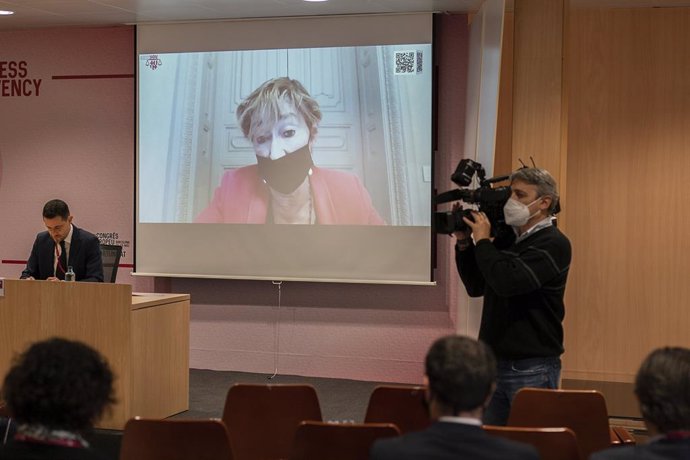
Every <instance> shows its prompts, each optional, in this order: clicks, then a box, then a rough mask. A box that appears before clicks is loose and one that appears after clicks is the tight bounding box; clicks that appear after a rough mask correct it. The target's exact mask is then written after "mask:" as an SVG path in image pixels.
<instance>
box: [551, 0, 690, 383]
mask: <svg viewBox="0 0 690 460" xmlns="http://www.w3.org/2000/svg"><path fill="white" fill-rule="evenodd" d="M570 31H571V35H570V46H569V63H568V65H569V73H568V78H569V100H570V106H569V114H568V119H569V126H568V130H569V138H568V139H569V140H568V160H567V171H568V185H567V194H568V203H567V205H568V229H567V234H568V236H569V237H570V239H571V241H572V243H573V263H572V267H571V272H570V280H569V284H568V288H567V293H566V310H567V313H566V321H565V327H566V338H565V340H566V354H565V356H564V377H566V378H581V379H593V380H608V381H621V382H626V381H632V379H633V378H634V374H635V372H636V370H637V368H638V366H639V364H640V362H641V360H642V359H643V358H644V356H646V354H647V353H649V352H650V351H651V350H652V349H653V348H655V347H658V346H662V345H684V346H690V334H689V333H688V331H690V308H688V305H687V302H688V298H690V282H688V274H689V273H690V258H689V257H688V255H690V240H689V239H688V238H687V234H688V228H689V227H688V224H690V206H689V205H688V204H687V203H685V197H686V196H687V195H688V194H687V192H686V191H685V188H686V185H685V184H686V177H687V173H688V172H690V155H688V152H690V78H688V76H689V75H690V9H634V10H621V9H615V10H601V9H598V10H573V11H572V12H571V16H570Z"/></svg>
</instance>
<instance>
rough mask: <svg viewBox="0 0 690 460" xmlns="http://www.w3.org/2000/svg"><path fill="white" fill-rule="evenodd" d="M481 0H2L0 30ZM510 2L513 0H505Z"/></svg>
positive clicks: (611, 3) (646, 1)
mask: <svg viewBox="0 0 690 460" xmlns="http://www.w3.org/2000/svg"><path fill="white" fill-rule="evenodd" d="M481 3H482V0H329V1H326V2H321V3H310V2H305V1H303V0H0V10H11V11H14V12H15V14H13V15H11V16H0V30H10V29H25V28H37V27H41V28H43V27H64V26H105V25H118V24H134V23H142V22H161V21H163V22H169V21H190V20H193V21H197V20H213V19H231V18H257V17H283V16H309V15H332V14H357V13H395V12H415V11H417V12H418V11H449V12H474V11H476V10H477V9H478V8H479V6H480V5H481ZM507 3H508V5H509V7H510V6H511V5H512V3H513V0H508V1H507ZM570 3H571V6H573V7H612V8H627V7H686V6H690V0H570Z"/></svg>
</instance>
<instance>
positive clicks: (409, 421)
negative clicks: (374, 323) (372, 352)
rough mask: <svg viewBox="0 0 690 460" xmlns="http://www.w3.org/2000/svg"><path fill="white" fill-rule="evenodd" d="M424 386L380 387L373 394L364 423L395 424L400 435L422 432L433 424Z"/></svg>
mask: <svg viewBox="0 0 690 460" xmlns="http://www.w3.org/2000/svg"><path fill="white" fill-rule="evenodd" d="M424 403H425V401H424V387H422V386H387V385H382V386H378V387H376V388H375V389H374V391H373V392H372V393H371V397H370V398H369V404H368V405H367V413H366V415H365V417H364V423H393V424H394V425H395V426H397V427H398V429H399V430H400V433H402V434H405V433H409V432H411V431H421V430H423V429H425V428H428V427H429V425H430V424H431V420H430V419H429V412H428V411H427V408H426V405H425V404H424Z"/></svg>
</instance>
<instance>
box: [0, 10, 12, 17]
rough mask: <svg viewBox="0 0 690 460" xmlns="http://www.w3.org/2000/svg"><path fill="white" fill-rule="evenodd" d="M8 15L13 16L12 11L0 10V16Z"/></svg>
mask: <svg viewBox="0 0 690 460" xmlns="http://www.w3.org/2000/svg"><path fill="white" fill-rule="evenodd" d="M10 14H14V11H8V10H0V16H9V15H10Z"/></svg>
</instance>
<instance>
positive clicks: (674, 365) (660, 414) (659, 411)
mask: <svg viewBox="0 0 690 460" xmlns="http://www.w3.org/2000/svg"><path fill="white" fill-rule="evenodd" d="M635 394H636V395H637V399H638V400H639V401H640V411H641V412H642V417H643V418H644V419H645V420H646V421H647V422H649V423H651V424H652V425H654V427H655V428H656V429H657V430H658V431H659V432H660V433H669V432H671V431H679V430H690V349H687V348H680V347H666V348H659V349H657V350H654V351H653V352H652V353H651V354H650V355H649V356H647V358H646V359H645V360H644V361H643V362H642V365H641V366H640V369H639V370H638V372H637V377H636V378H635Z"/></svg>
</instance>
